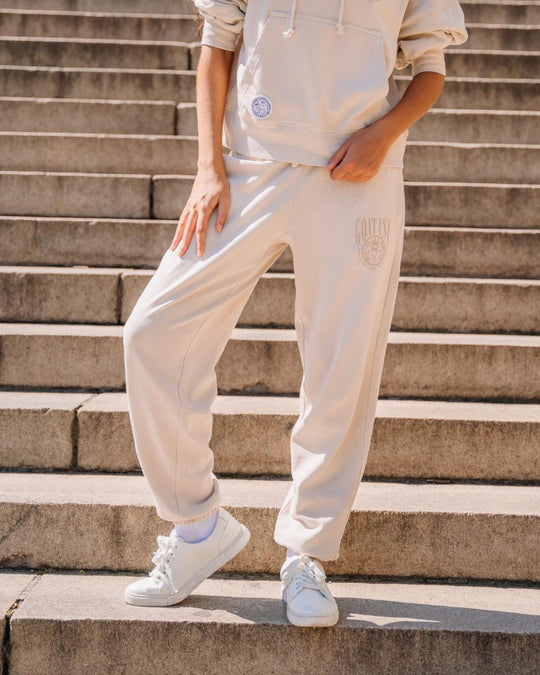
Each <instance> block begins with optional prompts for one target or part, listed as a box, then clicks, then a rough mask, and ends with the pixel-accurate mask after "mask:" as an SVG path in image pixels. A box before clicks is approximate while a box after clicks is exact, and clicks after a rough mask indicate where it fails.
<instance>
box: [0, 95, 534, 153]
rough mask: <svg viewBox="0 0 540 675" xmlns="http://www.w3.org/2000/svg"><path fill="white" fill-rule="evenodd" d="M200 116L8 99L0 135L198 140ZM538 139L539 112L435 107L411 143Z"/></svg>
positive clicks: (127, 105) (1, 109)
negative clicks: (150, 136) (182, 137)
mask: <svg viewBox="0 0 540 675" xmlns="http://www.w3.org/2000/svg"><path fill="white" fill-rule="evenodd" d="M175 108H176V111H175ZM196 113H197V110H196V105H195V103H178V104H175V103H174V102H173V101H95V100H92V99H48V98H42V99H39V98H36V99H31V98H25V97H22V96H12V97H9V96H4V97H0V131H29V132H62V133H65V134H68V133H89V134H92V133H94V134H103V133H107V134H154V135H159V134H164V135H169V136H170V135H174V134H175V133H176V134H179V135H185V136H197V114H196ZM175 114H176V119H175ZM539 136H540V112H534V111H521V110H474V109H470V110H467V109H465V110H452V109H447V108H432V109H431V110H429V111H428V112H427V113H426V114H425V115H424V116H423V117H422V118H421V119H419V120H418V122H416V123H415V124H413V125H412V127H410V130H409V137H408V140H409V141H438V142H441V141H446V142H456V141H459V142H462V143H491V144H493V143H506V144H512V143H521V144H534V143H535V141H536V140H537V139H538V138H539Z"/></svg>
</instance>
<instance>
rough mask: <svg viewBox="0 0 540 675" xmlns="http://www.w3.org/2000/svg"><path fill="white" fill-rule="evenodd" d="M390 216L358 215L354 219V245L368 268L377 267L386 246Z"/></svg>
mask: <svg viewBox="0 0 540 675" xmlns="http://www.w3.org/2000/svg"><path fill="white" fill-rule="evenodd" d="M389 235H390V218H386V217H377V216H374V217H366V216H362V217H358V218H357V219H356V247H357V250H358V255H359V257H360V260H361V261H362V263H363V264H364V265H365V266H366V267H368V268H369V269H372V270H375V269H378V268H379V267H380V266H381V265H382V263H383V261H384V256H385V254H386V249H387V248H388V238H389Z"/></svg>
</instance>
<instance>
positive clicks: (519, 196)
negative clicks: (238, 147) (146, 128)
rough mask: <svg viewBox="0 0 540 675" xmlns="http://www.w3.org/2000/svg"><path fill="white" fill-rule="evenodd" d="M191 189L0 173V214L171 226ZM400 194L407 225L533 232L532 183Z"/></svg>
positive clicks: (169, 179) (183, 181) (422, 188)
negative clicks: (163, 222) (140, 221)
mask: <svg viewBox="0 0 540 675" xmlns="http://www.w3.org/2000/svg"><path fill="white" fill-rule="evenodd" d="M192 186H193V176H178V175H170V176H167V175H155V176H150V175H143V174H132V175H128V174H107V173H105V174H103V173H68V172H53V171H0V192H1V193H2V199H3V201H2V215H3V216H50V217H75V218H85V217H91V218H149V217H152V218H156V219H160V220H168V219H174V220H176V219H177V218H178V217H179V215H180V212H181V208H180V206H179V204H185V202H186V200H187V199H188V198H189V195H190V193H191V189H192ZM21 195H23V198H21ZM405 195H406V216H405V217H406V222H407V223H408V224H409V225H430V226H434V225H437V226H444V225H450V226H453V227H455V226H465V227H482V228H494V227H503V228H517V229H524V228H531V229H539V227H540V222H539V220H538V213H539V212H540V208H539V202H540V189H539V186H538V185H534V184H533V185H530V184H521V185H519V184H506V185H505V184H500V183H459V182H445V181H436V182H413V181H406V182H405ZM465 204H466V205H467V208H464V205H465ZM17 262H19V261H17Z"/></svg>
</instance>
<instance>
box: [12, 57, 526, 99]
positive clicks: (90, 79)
mask: <svg viewBox="0 0 540 675" xmlns="http://www.w3.org/2000/svg"><path fill="white" fill-rule="evenodd" d="M195 76H196V74H195V71H191V70H141V69H124V70H121V69H117V68H53V67H44V66H0V87H1V89H0V91H2V95H3V96H31V97H32V98H34V97H36V96H37V97H46V98H84V99H103V100H138V101H148V100H152V101H175V102H180V101H189V102H194V101H195V100H196V92H195ZM518 89H519V91H523V93H524V94H525V96H524V99H525V103H526V101H528V100H529V92H531V93H532V88H531V87H529V86H528V85H525V89H522V88H518ZM525 103H524V104H525ZM531 105H532V102H531ZM509 107H511V106H509Z"/></svg>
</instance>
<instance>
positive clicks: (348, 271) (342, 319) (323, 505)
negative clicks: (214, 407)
mask: <svg viewBox="0 0 540 675" xmlns="http://www.w3.org/2000/svg"><path fill="white" fill-rule="evenodd" d="M299 194H300V195H301V196H300V197H299V199H298V200H297V203H296V206H295V211H294V214H293V217H292V218H291V225H290V238H291V241H292V244H291V247H292V250H293V259H294V270H295V284H296V305H295V310H296V315H295V325H296V330H297V334H298V342H299V349H300V354H301V357H302V364H303V367H304V373H303V379H302V383H301V390H300V414H299V417H298V419H297V421H296V424H295V426H294V428H293V430H292V432H291V472H292V478H293V481H292V483H291V485H290V489H289V491H288V493H287V495H286V497H285V500H284V502H283V504H282V507H281V509H280V511H279V514H278V518H277V521H276V525H275V530H274V539H275V541H276V542H277V543H278V544H281V545H283V546H287V547H289V548H292V549H293V550H295V551H298V552H303V553H306V554H308V555H311V556H314V557H317V558H319V559H320V560H336V559H337V558H338V555H339V548H340V542H341V538H342V536H343V532H344V529H345V526H346V523H347V521H348V518H349V515H350V511H351V508H352V504H353V500H354V497H355V495H356V492H357V489H358V487H359V482H360V480H361V478H362V475H363V472H364V468H365V464H366V460H367V456H368V451H369V446H370V439H371V435H372V430H373V423H374V418H375V410H376V404H377V399H378V392H379V386H380V380H381V376H382V369H383V363H384V356H385V351H386V344H387V339H388V333H389V331H390V326H391V320H392V315H393V309H394V304H395V299H396V293H397V286H398V280H399V269H400V263H401V255H402V247H403V235H404V227H405V199H404V186H403V173H402V171H401V170H400V169H398V168H381V169H380V170H379V172H378V173H377V174H376V175H375V176H374V177H373V178H372V179H370V180H369V181H366V182H364V183H351V182H345V181H333V180H332V179H331V178H330V177H329V176H328V174H327V173H326V172H324V171H323V170H322V169H319V168H318V167H313V168H309V169H306V171H305V176H304V182H303V183H302V186H301V190H300V193H299Z"/></svg>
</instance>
